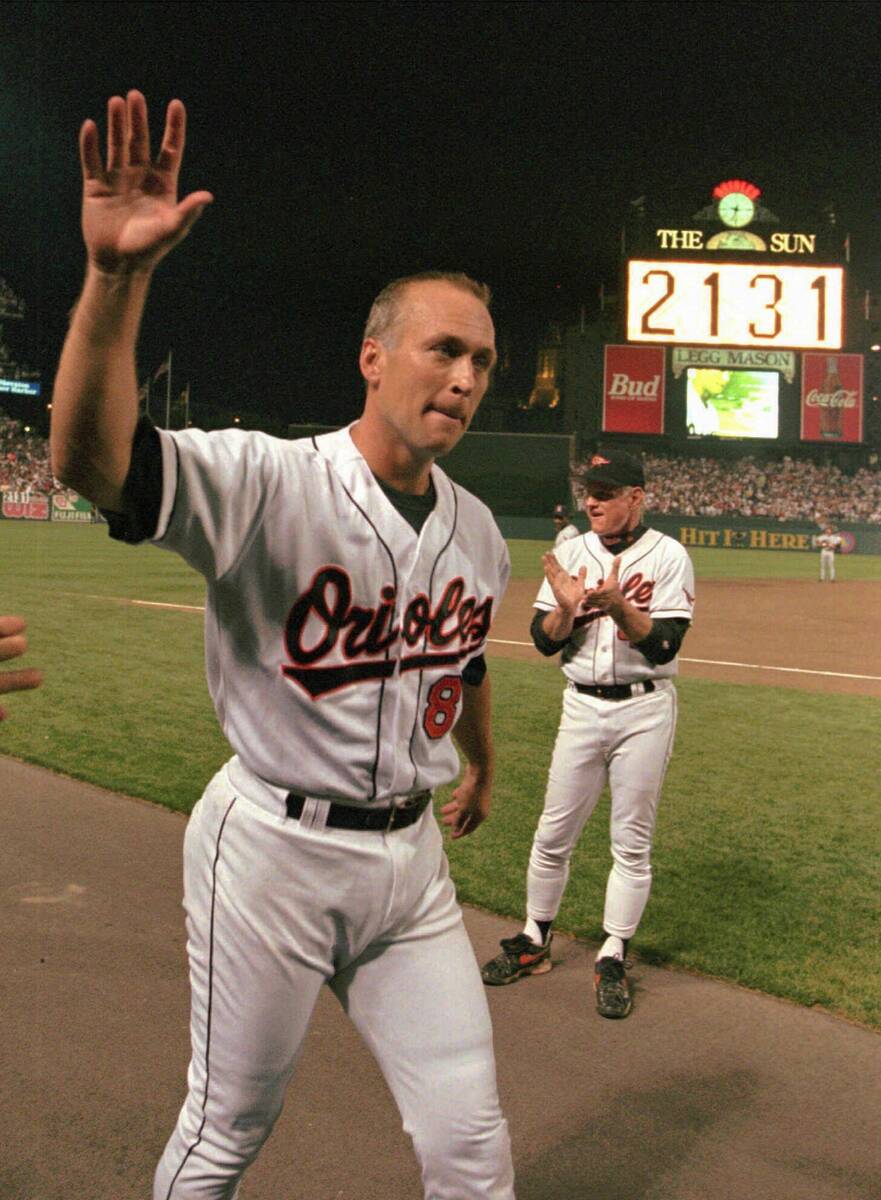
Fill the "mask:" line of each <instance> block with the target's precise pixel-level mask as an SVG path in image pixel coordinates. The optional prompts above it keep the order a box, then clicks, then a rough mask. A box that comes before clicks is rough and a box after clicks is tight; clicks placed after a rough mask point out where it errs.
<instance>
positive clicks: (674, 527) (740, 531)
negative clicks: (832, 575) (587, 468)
mask: <svg viewBox="0 0 881 1200" xmlns="http://www.w3.org/2000/svg"><path fill="white" fill-rule="evenodd" d="M645 519H646V524H648V525H651V526H652V528H653V529H660V530H661V532H662V533H667V534H669V535H670V537H674V538H676V540H677V541H678V542H682V544H683V545H684V546H707V547H714V548H716V549H719V550H726V549H727V550H787V551H791V552H793V553H799V552H800V553H812V554H816V553H817V548H816V546H815V545H814V542H813V539H814V538H815V537H816V536H817V534H818V533H819V532H820V529H819V526H818V525H814V524H811V523H810V522H807V521H768V520H762V519H761V518H749V517H684V516H679V515H677V514H676V513H647V514H646V518H645ZM496 520H497V521H498V523H499V528H500V529H501V531H502V533H503V534H504V536H505V537H506V538H532V539H535V540H536V541H547V542H549V543H550V542H552V541H553V539H554V532H555V531H554V526H553V523H552V522H551V521H550V520H548V519H546V518H544V517H516V516H498V515H497V516H496ZM573 523H574V524H575V525H577V526H578V528H579V529H581V530H582V531H585V530H587V528H588V521H587V518H586V517H585V515H584V514H583V513H579V514H578V516H577V517H575V518H574V521H573ZM838 532H839V533H840V534H841V536H842V537H843V538H844V543H845V544H844V546H843V547H842V551H843V553H845V554H881V526H878V525H863V524H858V523H853V524H848V523H846V522H844V521H842V522H839V523H838Z"/></svg>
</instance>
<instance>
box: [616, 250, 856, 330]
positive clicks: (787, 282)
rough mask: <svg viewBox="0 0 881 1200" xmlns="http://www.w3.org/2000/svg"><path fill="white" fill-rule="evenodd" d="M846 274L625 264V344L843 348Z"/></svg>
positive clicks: (769, 266) (809, 268)
mask: <svg viewBox="0 0 881 1200" xmlns="http://www.w3.org/2000/svg"><path fill="white" fill-rule="evenodd" d="M843 336H844V269H843V268H842V267H821V266H815V265H814V264H810V265H808V264H804V265H800V266H789V265H784V264H782V263H779V262H774V263H767V262H766V263H746V262H736V263H734V262H719V261H711V260H710V261H693V260H692V261H689V262H676V261H673V260H670V259H660V260H652V259H642V258H640V259H630V260H629V261H628V263H627V340H628V341H629V342H659V343H663V344H665V345H680V344H681V345H690V346H779V347H786V348H788V349H794V350H840V349H841V346H842V344H843Z"/></svg>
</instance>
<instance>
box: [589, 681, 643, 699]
mask: <svg viewBox="0 0 881 1200" xmlns="http://www.w3.org/2000/svg"><path fill="white" fill-rule="evenodd" d="M572 686H573V687H574V688H575V690H576V692H581V694H582V695H583V696H596V697H597V698H598V699H599V700H629V699H630V698H631V696H642V695H644V693H646V692H653V691H654V690H655V685H654V684H653V683H652V681H651V680H650V679H646V680H644V681H643V682H642V683H609V684H605V685H601V684H597V685H594V684H592V683H575V682H574V681H573V682H572Z"/></svg>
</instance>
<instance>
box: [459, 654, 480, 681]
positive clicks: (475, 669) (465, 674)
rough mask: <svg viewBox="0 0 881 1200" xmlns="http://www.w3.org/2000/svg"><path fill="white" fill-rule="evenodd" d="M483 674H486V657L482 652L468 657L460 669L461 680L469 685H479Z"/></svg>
mask: <svg viewBox="0 0 881 1200" xmlns="http://www.w3.org/2000/svg"><path fill="white" fill-rule="evenodd" d="M484 675H486V659H485V658H484V657H483V655H482V654H478V655H476V656H475V657H474V658H469V660H468V662H467V663H466V664H465V666H464V668H463V669H462V682H463V683H467V684H468V686H469V687H480V685H481V684H482V683H483V677H484Z"/></svg>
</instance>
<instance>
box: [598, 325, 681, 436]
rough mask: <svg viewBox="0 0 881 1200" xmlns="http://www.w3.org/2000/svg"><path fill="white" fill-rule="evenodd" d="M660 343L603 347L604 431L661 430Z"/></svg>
mask: <svg viewBox="0 0 881 1200" xmlns="http://www.w3.org/2000/svg"><path fill="white" fill-rule="evenodd" d="M665 354H666V350H665V348H664V347H663V346H606V348H605V363H604V379H603V431H604V432H605V433H663V432H664V371H665V358H664V356H665Z"/></svg>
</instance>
